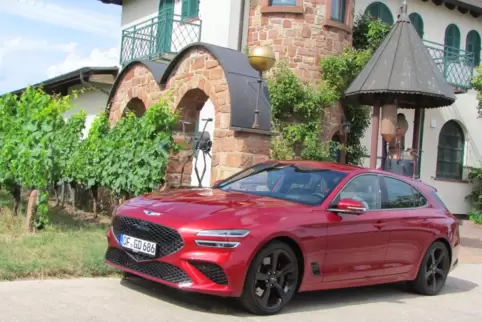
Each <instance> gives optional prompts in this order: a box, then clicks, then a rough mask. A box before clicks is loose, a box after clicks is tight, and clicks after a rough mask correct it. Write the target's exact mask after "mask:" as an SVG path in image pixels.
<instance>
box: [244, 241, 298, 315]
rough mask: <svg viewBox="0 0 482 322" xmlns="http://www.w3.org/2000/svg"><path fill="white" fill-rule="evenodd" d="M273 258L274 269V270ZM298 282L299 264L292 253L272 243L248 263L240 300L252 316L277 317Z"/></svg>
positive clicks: (291, 295) (279, 243)
mask: <svg viewBox="0 0 482 322" xmlns="http://www.w3.org/2000/svg"><path fill="white" fill-rule="evenodd" d="M275 257H276V263H275V265H276V268H275V269H273V259H274V258H275ZM268 262H269V263H268ZM273 271H274V274H273ZM298 280H299V267H298V260H297V257H296V254H295V252H294V251H293V249H292V248H291V247H290V246H289V245H287V244H285V243H283V242H281V241H274V242H271V243H269V244H267V245H266V246H264V247H263V248H262V249H261V250H260V251H259V252H258V254H257V255H256V256H255V258H254V259H253V261H252V262H251V264H250V266H249V269H248V273H247V274H246V280H245V281H244V289H243V294H242V295H241V298H240V299H239V300H240V302H241V305H242V306H243V307H244V308H245V309H247V310H248V311H250V312H252V313H254V314H257V315H271V314H276V313H278V312H280V311H281V310H282V309H283V308H284V307H285V306H286V305H287V304H288V303H289V302H290V300H291V298H292V297H293V295H294V294H295V292H296V290H297V286H298ZM263 297H264V298H263ZM273 302H274V303H273Z"/></svg>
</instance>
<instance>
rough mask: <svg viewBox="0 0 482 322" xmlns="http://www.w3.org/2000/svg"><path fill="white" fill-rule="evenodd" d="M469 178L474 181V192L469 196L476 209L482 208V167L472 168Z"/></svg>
mask: <svg viewBox="0 0 482 322" xmlns="http://www.w3.org/2000/svg"><path fill="white" fill-rule="evenodd" d="M468 179H469V180H470V181H471V182H472V192H471V193H470V195H469V196H468V197H469V199H470V201H471V203H472V206H473V207H474V208H475V209H476V210H482V168H471V169H470V172H469V175H468Z"/></svg>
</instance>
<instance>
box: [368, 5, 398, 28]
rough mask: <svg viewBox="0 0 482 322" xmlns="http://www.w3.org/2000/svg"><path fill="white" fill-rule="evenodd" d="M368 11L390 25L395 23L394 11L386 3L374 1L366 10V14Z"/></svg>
mask: <svg viewBox="0 0 482 322" xmlns="http://www.w3.org/2000/svg"><path fill="white" fill-rule="evenodd" d="M367 13H368V14H369V15H370V16H372V17H375V18H379V19H380V20H381V21H383V22H384V23H386V24H388V25H390V26H391V25H393V22H394V21H393V15H392V12H391V11H390V9H389V8H388V7H387V6H386V5H385V4H384V3H381V2H372V3H371V4H370V5H369V6H368V7H367V9H366V10H365V14H367Z"/></svg>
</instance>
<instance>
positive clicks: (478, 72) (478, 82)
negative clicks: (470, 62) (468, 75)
mask: <svg viewBox="0 0 482 322" xmlns="http://www.w3.org/2000/svg"><path fill="white" fill-rule="evenodd" d="M472 88H473V89H475V90H476V91H477V100H478V101H479V103H478V104H477V112H478V114H479V118H482V66H478V67H477V68H476V69H475V72H474V78H473V79H472Z"/></svg>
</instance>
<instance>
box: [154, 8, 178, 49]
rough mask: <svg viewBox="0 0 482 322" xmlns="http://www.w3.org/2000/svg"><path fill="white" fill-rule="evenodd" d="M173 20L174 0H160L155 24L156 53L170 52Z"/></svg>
mask: <svg viewBox="0 0 482 322" xmlns="http://www.w3.org/2000/svg"><path fill="white" fill-rule="evenodd" d="M173 20H174V0H161V2H160V4H159V17H158V24H157V35H156V42H157V53H170V52H171V43H172V27H173Z"/></svg>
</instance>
